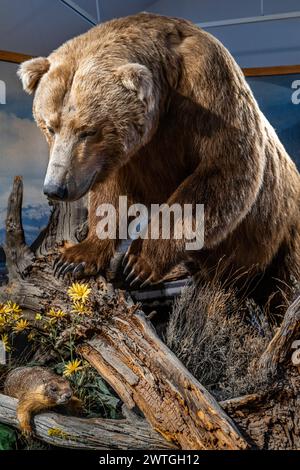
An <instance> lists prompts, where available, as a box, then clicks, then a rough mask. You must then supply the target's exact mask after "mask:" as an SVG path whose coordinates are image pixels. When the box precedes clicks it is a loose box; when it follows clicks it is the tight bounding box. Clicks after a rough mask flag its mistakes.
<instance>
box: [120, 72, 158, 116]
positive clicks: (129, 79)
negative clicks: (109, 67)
mask: <svg viewBox="0 0 300 470" xmlns="http://www.w3.org/2000/svg"><path fill="white" fill-rule="evenodd" d="M117 75H118V77H119V79H120V80H121V81H122V84H123V86H124V87H125V88H127V89H128V90H132V91H135V92H136V93H137V97H138V98H139V99H140V100H141V101H143V102H144V103H145V104H146V106H147V111H152V110H153V109H154V106H155V97H154V86H153V77H152V73H151V72H150V70H149V69H148V68H147V67H145V66H144V65H141V64H135V63H132V64H126V65H121V66H120V67H119V68H118V69H117Z"/></svg>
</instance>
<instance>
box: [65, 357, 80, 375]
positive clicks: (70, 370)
mask: <svg viewBox="0 0 300 470" xmlns="http://www.w3.org/2000/svg"><path fill="white" fill-rule="evenodd" d="M81 369H82V365H81V361H80V360H79V359H74V361H69V362H68V363H67V364H66V365H65V368H64V376H65V377H69V376H70V375H73V374H74V372H77V371H79V370H81Z"/></svg>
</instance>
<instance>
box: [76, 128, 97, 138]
mask: <svg viewBox="0 0 300 470" xmlns="http://www.w3.org/2000/svg"><path fill="white" fill-rule="evenodd" d="M96 133H97V131H96V130H93V131H85V132H81V133H80V134H79V139H80V140H84V139H87V138H88V137H93V135H96Z"/></svg>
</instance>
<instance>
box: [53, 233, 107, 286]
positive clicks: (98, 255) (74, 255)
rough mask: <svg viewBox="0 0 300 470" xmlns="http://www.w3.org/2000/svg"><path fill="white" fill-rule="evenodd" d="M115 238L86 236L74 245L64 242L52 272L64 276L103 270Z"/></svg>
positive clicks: (91, 273) (87, 274)
mask: <svg viewBox="0 0 300 470" xmlns="http://www.w3.org/2000/svg"><path fill="white" fill-rule="evenodd" d="M115 246H116V242H115V240H108V239H106V240H100V239H98V238H97V237H96V236H93V237H88V238H86V240H84V241H83V242H81V243H78V244H76V245H70V244H66V245H65V247H64V248H63V249H62V254H61V255H60V256H59V258H58V259H57V260H56V262H55V265H54V274H55V276H57V277H60V276H62V277H64V276H66V275H67V274H70V275H72V276H73V277H75V278H77V277H85V276H94V275H96V274H97V273H99V272H101V271H105V269H106V268H107V267H108V265H109V262H110V260H111V258H112V257H113V255H114V252H115Z"/></svg>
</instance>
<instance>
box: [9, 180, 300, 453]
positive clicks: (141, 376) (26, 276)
mask: <svg viewBox="0 0 300 470" xmlns="http://www.w3.org/2000/svg"><path fill="white" fill-rule="evenodd" d="M21 193H22V182H21V180H20V179H16V180H15V182H14V188H13V193H12V194H19V195H20V194H21ZM21 200H22V198H20V197H18V198H15V197H13V196H12V197H11V201H13V203H11V204H10V206H9V211H10V212H9V214H8V220H9V221H10V223H11V221H12V219H13V213H20V211H19V209H20V204H21ZM64 207H65V206H64V205H63V204H61V205H60V206H59V208H58V206H56V205H55V206H54V211H53V214H52V217H51V218H50V222H49V225H48V229H47V230H48V231H49V234H50V235H49V239H48V238H47V230H46V231H44V233H43V235H42V236H41V237H39V240H38V241H37V242H36V243H34V244H33V246H32V249H31V252H30V257H29V258H30V262H26V264H25V267H24V265H23V264H22V263H21V262H18V259H16V254H15V253H16V251H15V250H14V249H12V247H13V246H14V240H13V232H12V231H9V233H8V239H9V243H7V244H6V256H7V259H8V265H9V266H11V264H13V265H14V276H13V280H12V281H11V282H10V283H9V285H8V286H4V287H2V288H1V290H0V300H1V301H3V300H8V299H12V300H13V301H14V302H17V303H18V304H20V306H21V307H22V308H23V309H25V310H26V312H27V314H28V315H29V316H30V315H32V314H33V312H42V313H43V312H45V311H47V310H48V309H49V308H50V307H52V306H55V307H57V308H61V309H63V310H64V309H66V308H67V306H68V297H67V295H66V291H67V287H68V281H67V280H61V279H60V280H59V279H56V278H54V277H53V273H52V262H53V258H54V256H55V253H56V251H55V250H56V247H55V242H54V241H55V240H56V236H57V238H58V243H59V242H60V241H61V235H60V234H62V233H64V230H63V228H62V227H60V222H59V221H64V220H65V217H64V210H65V209H64ZM66 210H67V211H70V210H71V211H72V209H71V208H70V206H67V209H66ZM76 211H77V216H76V217H74V218H73V219H72V220H76V221H77V222H79V219H81V217H78V207H77V208H76ZM82 222H84V221H82V220H80V223H82ZM15 227H16V233H18V234H19V235H20V234H22V231H23V228H22V220H21V218H18V219H16V220H15ZM8 228H9V227H8ZM73 231H74V233H75V232H76V231H77V232H78V227H76V226H74V227H73ZM73 236H74V235H73ZM9 237H10V238H9ZM19 240H21V243H24V237H23V238H22V236H21V237H19V238H18V239H16V240H15V244H18V243H20V242H19ZM41 244H42V246H43V248H42V249H41ZM17 253H22V250H17ZM17 258H18V256H17ZM10 263H11V264H10ZM89 287H90V288H91V289H92V300H93V302H92V303H93V305H94V306H96V307H94V311H93V315H92V319H91V324H92V326H93V328H95V329H96V330H95V331H96V334H95V335H94V337H93V338H89V337H86V338H85V337H84V332H83V339H84V338H85V339H84V341H83V342H82V344H81V345H80V346H79V347H78V350H79V351H80V352H81V354H82V355H83V356H84V357H85V358H86V360H88V361H89V362H90V364H91V365H93V366H94V367H95V368H96V369H97V371H98V372H99V373H100V374H101V375H102V377H103V378H104V379H105V380H106V381H107V382H109V384H110V385H111V386H112V387H113V388H114V389H115V391H116V392H117V393H118V394H119V396H120V398H121V399H122V400H123V401H124V403H125V404H126V406H127V407H128V408H133V407H134V406H137V407H139V408H140V410H141V411H142V412H143V414H144V416H145V419H146V420H147V421H148V422H149V423H150V424H151V425H152V427H153V428H154V429H155V431H156V432H158V433H159V434H160V435H162V436H163V437H164V438H165V440H166V443H165V445H166V447H167V446H170V445H173V446H174V445H175V446H178V447H179V448H182V449H195V450H196V449H246V448H249V447H257V448H300V436H299V435H298V431H297V429H298V425H297V423H298V420H299V419H300V415H299V411H298V409H299V407H298V401H297V397H298V391H299V384H298V380H297V379H296V378H295V374H294V373H295V368H292V367H291V364H290V362H289V361H288V359H287V360H286V361H287V362H286V363H285V366H286V370H288V371H289V373H285V372H286V370H284V369H282V364H283V363H282V364H281V361H279V360H278V359H277V358H278V357H282V356H281V355H280V356H278V354H277V355H274V354H273V353H272V351H274V346H272V343H271V344H270V345H269V347H268V349H267V351H266V352H265V354H264V355H263V357H262V359H261V364H264V366H263V367H262V370H264V371H265V369H266V368H268V365H267V363H268V361H266V360H265V359H264V357H270V352H271V356H272V357H273V358H275V359H274V361H275V363H276V364H277V363H278V362H280V364H281V366H280V367H281V369H280V370H281V379H280V382H278V381H277V382H276V381H275V379H274V381H273V382H274V383H271V382H270V390H269V392H268V393H265V394H264V395H263V397H262V396H259V395H254V396H251V398H249V397H241V398H239V399H236V400H235V401H234V400H231V401H228V402H224V403H222V404H221V405H220V404H218V403H217V401H216V400H215V399H214V398H213V397H212V395H211V394H210V393H209V392H208V391H207V390H206V389H205V388H204V387H203V386H202V385H201V384H200V383H199V382H198V381H197V380H196V379H195V378H194V377H193V376H192V375H191V374H190V373H189V372H188V371H187V369H186V368H185V367H184V366H183V365H182V364H181V363H180V361H179V360H178V359H177V358H176V357H175V356H174V354H173V353H172V352H171V351H170V350H169V349H168V348H167V347H166V346H165V345H164V344H163V343H162V341H161V340H160V339H159V338H158V336H157V335H156V333H155V331H154V329H153V327H152V325H151V323H150V321H149V320H148V319H147V318H146V317H145V315H144V314H143V312H141V311H140V310H139V308H138V307H137V306H135V305H133V303H132V301H131V300H130V299H128V296H126V294H122V293H120V292H118V291H115V290H114V288H113V286H112V285H111V284H109V283H107V282H106V281H105V280H104V279H103V278H100V277H98V278H95V279H91V280H90V281H89ZM291 309H292V310H289V311H288V312H287V316H286V318H285V320H284V322H283V326H282V328H283V330H282V338H281V339H282V341H281V340H280V341H279V342H278V340H276V338H275V339H274V340H275V343H274V341H273V345H274V344H275V345H278V344H280V350H285V351H288V349H289V347H290V344H291V342H292V341H293V340H294V339H297V338H295V335H297V332H298V326H297V327H296V326H295V327H294V328H292V330H290V329H289V327H288V326H287V328H288V329H287V330H285V329H284V328H285V326H284V325H291V324H293V325H298V317H297V315H298V314H297V312H298V310H297V309H296V310H295V309H294V310H293V308H292V307H291ZM286 331H289V332H290V334H289V335H287V333H286ZM275 350H276V351H277V350H278V348H277V347H276V348H275ZM285 357H287V356H286V355H285ZM291 371H292V372H291ZM297 372H298V371H297ZM280 390H281V392H280ZM282 390H285V394H284V393H283V392H282ZM286 390H288V393H286ZM0 406H1V403H0ZM287 406H288V407H290V408H289V413H290V418H289V419H288V418H287ZM42 416H43V415H42ZM39 419H40V417H37V418H36V420H39ZM68 419H70V418H68ZM71 419H73V418H71ZM0 421H1V415H0ZM35 422H37V423H39V421H35ZM84 422H85V425H86V426H89V424H88V423H87V422H86V420H84ZM69 423H71V422H70V421H69ZM76 423H78V421H76V419H75V418H74V421H73V424H72V426H76ZM90 423H91V425H93V421H91V422H90ZM144 424H145V425H146V423H144ZM70 425H71V424H70ZM138 426H139V425H138ZM147 426H148V425H147ZM286 429H288V432H287V431H286ZM69 431H70V430H69ZM74 432H75V428H74ZM153 432H154V431H153ZM281 433H283V434H281ZM289 433H290V434H291V433H292V437H291V436H290V434H289ZM70 434H71V435H72V433H71V431H70ZM75 434H76V432H75ZM135 435H136V434H135V433H134V435H133V437H134V436H135ZM42 438H43V439H44V438H45V436H44V435H43V437H42ZM157 439H158V437H157ZM82 442H83V441H82ZM99 442H100V441H99ZM102 444H103V441H101V443H100V445H102ZM132 445H133V447H132V448H137V447H135V446H136V445H137V444H134V441H132ZM119 448H123V447H119Z"/></svg>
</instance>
